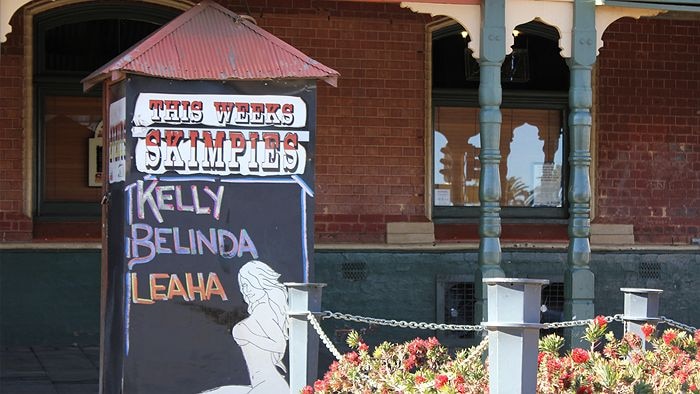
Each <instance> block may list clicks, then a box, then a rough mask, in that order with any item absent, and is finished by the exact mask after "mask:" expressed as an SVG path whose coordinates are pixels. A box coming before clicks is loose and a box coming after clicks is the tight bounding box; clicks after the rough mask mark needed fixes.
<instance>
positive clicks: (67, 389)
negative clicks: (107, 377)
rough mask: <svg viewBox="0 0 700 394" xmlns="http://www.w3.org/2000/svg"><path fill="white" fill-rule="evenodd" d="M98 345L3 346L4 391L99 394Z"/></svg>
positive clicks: (0, 374) (0, 389) (0, 373)
mask: <svg viewBox="0 0 700 394" xmlns="http://www.w3.org/2000/svg"><path fill="white" fill-rule="evenodd" d="M99 354H100V349H99V348H98V347H78V346H69V347H50V346H46V347H38V346H36V347H16V348H4V349H0V393H2V394H97V392H98V391H99V390H98V376H99V365H100V363H99Z"/></svg>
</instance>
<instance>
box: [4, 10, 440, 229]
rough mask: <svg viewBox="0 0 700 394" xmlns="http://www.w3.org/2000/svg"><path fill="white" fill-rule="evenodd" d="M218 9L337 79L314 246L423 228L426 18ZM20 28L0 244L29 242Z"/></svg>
mask: <svg viewBox="0 0 700 394" xmlns="http://www.w3.org/2000/svg"><path fill="white" fill-rule="evenodd" d="M221 2H222V3H223V4H225V5H227V6H228V7H229V8H231V9H232V10H234V11H236V12H239V13H245V14H247V13H249V12H250V14H252V16H253V17H255V19H256V20H257V22H258V24H259V25H260V26H261V27H263V28H264V29H266V30H268V31H270V32H272V33H273V34H275V35H277V36H279V37H280V38H282V39H284V40H285V41H287V42H289V43H290V44H292V45H294V46H296V47H297V48H299V49H300V50H302V51H303V52H305V53H306V54H308V55H310V56H311V57H312V58H314V59H316V60H318V61H320V62H322V63H324V64H326V65H328V66H330V67H332V68H334V69H336V70H338V71H339V72H340V74H341V78H340V80H339V83H338V87H337V88H333V87H330V86H328V85H326V84H325V83H324V82H319V83H318V103H319V104H318V125H317V130H318V135H317V139H316V142H317V147H316V152H317V155H316V173H317V176H316V218H315V220H316V227H315V231H316V239H317V241H319V242H383V241H384V239H385V232H386V222H389V221H409V220H426V219H425V215H424V210H425V207H424V202H423V201H424V186H423V185H424V173H425V170H424V155H425V152H424V148H423V144H424V119H425V116H426V114H425V110H424V105H425V88H424V86H425V82H424V78H425V71H424V70H425V53H424V50H425V23H426V22H427V17H426V16H424V15H418V14H414V13H412V12H411V11H409V10H406V9H402V8H400V7H399V6H398V5H396V4H394V5H382V4H369V3H348V2H333V1H311V0H302V1H299V0H294V1H293V2H292V1H289V0H267V1H256V2H251V3H254V4H251V5H252V6H251V7H247V6H245V3H246V2H240V1H233V0H231V1H225V0H222V1H221ZM20 22H21V20H20V18H14V19H13V21H12V25H13V28H14V32H15V33H12V34H11V35H10V37H9V39H8V42H6V43H3V44H2V45H1V46H0V48H1V50H2V57H1V58H0V91H2V95H1V96H0V97H1V98H0V240H1V239H28V238H30V237H31V221H30V220H29V219H28V218H26V217H24V216H22V214H21V212H22V204H23V195H22V168H21V158H22V150H21V149H22V124H21V111H22V108H23V104H22V78H23V73H22V67H21V66H22V62H23V59H22V42H21V36H20V34H19V33H21V32H22V26H21V24H20ZM18 32H19V33H18Z"/></svg>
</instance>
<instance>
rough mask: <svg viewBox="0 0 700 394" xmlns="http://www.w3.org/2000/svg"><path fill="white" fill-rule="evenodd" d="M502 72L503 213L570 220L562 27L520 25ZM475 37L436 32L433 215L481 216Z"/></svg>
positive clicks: (566, 79)
mask: <svg viewBox="0 0 700 394" xmlns="http://www.w3.org/2000/svg"><path fill="white" fill-rule="evenodd" d="M513 34H514V35H515V36H516V37H515V43H514V45H513V48H512V52H511V54H509V55H508V56H506V59H505V61H504V62H503V66H502V68H501V84H502V87H503V104H502V106H501V112H502V115H503V123H502V126H501V136H500V151H501V156H502V158H501V165H500V177H501V190H502V193H501V195H502V196H501V206H502V210H501V214H502V216H503V217H504V218H505V217H519V218H541V217H552V218H557V217H559V218H565V217H566V216H567V211H566V208H565V206H566V178H565V174H566V164H567V163H566V146H567V144H566V137H567V133H566V129H567V121H566V119H567V97H568V90H569V70H568V67H567V65H566V63H565V61H564V59H563V58H562V57H561V56H560V54H559V51H560V49H559V47H558V46H557V42H558V39H559V36H558V32H557V31H556V29H554V28H552V27H550V26H547V25H544V24H542V23H538V22H530V23H527V24H524V25H520V26H518V27H517V28H516V30H515V31H514V32H513ZM468 42H469V36H468V35H467V34H466V32H464V31H462V29H461V26H459V25H452V26H450V27H447V28H443V29H441V30H438V31H436V32H434V33H433V52H432V65H433V67H432V70H433V71H432V86H433V97H432V98H433V148H434V149H433V158H434V161H433V217H434V218H435V219H438V220H439V219H448V220H450V219H459V218H469V217H478V216H479V211H478V206H479V177H480V169H481V166H480V164H479V153H480V149H481V142H480V135H479V129H480V127H479V102H478V88H479V65H478V63H477V61H476V60H475V59H474V58H473V57H472V56H471V51H470V50H469V49H468V47H467V43H468Z"/></svg>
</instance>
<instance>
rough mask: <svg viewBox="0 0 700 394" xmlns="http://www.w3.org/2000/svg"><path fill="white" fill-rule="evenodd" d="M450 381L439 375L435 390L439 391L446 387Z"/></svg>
mask: <svg viewBox="0 0 700 394" xmlns="http://www.w3.org/2000/svg"><path fill="white" fill-rule="evenodd" d="M448 381H449V379H448V378H447V376H445V375H437V376H436V377H435V388H436V389H438V390H439V389H440V387H442V386H444V385H446V384H447V382H448Z"/></svg>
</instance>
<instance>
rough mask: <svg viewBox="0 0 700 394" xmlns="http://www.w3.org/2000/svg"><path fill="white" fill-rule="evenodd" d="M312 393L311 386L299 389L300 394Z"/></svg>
mask: <svg viewBox="0 0 700 394" xmlns="http://www.w3.org/2000/svg"><path fill="white" fill-rule="evenodd" d="M313 393H314V388H313V387H311V386H306V387H304V388H303V389H301V394H313Z"/></svg>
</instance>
